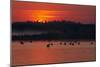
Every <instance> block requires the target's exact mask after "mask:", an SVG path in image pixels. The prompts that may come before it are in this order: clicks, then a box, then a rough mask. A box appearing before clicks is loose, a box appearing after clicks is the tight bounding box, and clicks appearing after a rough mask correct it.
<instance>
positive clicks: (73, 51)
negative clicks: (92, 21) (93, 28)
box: [12, 41, 96, 65]
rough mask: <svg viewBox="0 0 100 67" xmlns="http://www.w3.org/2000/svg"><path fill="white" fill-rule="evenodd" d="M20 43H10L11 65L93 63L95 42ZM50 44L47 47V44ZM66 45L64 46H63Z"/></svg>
mask: <svg viewBox="0 0 100 67" xmlns="http://www.w3.org/2000/svg"><path fill="white" fill-rule="evenodd" d="M79 42H80V44H78V43H76V42H74V45H70V42H69V41H32V42H30V41H24V42H23V43H21V42H20V41H14V42H12V65H29V64H33V65H34V64H48V63H62V62H78V61H95V59H96V44H95V41H92V42H91V41H79ZM50 43H52V44H53V45H50V46H49V47H47V45H48V44H50ZM64 43H66V44H64Z"/></svg>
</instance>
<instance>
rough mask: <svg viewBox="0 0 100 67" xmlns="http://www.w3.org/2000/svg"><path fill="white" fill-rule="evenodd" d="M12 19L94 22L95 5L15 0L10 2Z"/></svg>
mask: <svg viewBox="0 0 100 67" xmlns="http://www.w3.org/2000/svg"><path fill="white" fill-rule="evenodd" d="M12 8H13V9H12V21H13V22H15V21H37V20H38V21H52V20H70V21H76V22H81V23H95V22H96V6H80V5H68V4H50V3H40V2H16V1H14V2H13V4H12Z"/></svg>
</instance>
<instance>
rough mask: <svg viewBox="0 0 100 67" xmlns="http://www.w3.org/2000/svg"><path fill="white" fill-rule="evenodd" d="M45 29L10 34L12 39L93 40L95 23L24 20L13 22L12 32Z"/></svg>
mask: <svg viewBox="0 0 100 67" xmlns="http://www.w3.org/2000/svg"><path fill="white" fill-rule="evenodd" d="M34 31H45V32H46V33H41V34H31V35H28V34H26V35H24V34H23V35H12V40H66V39H84V40H86V39H88V40H95V24H81V23H79V22H73V21H48V22H45V23H43V22H38V21H34V22H32V21H26V22H13V23H12V33H13V32H16V33H24V32H34Z"/></svg>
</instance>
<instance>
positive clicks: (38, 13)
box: [32, 10, 54, 22]
mask: <svg viewBox="0 0 100 67" xmlns="http://www.w3.org/2000/svg"><path fill="white" fill-rule="evenodd" d="M52 13H53V12H52V11H47V10H35V11H33V14H32V19H33V20H35V21H39V22H45V21H49V20H51V19H53V18H54V16H52V15H50V14H52Z"/></svg>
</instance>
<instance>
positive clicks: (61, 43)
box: [20, 41, 93, 48]
mask: <svg viewBox="0 0 100 67" xmlns="http://www.w3.org/2000/svg"><path fill="white" fill-rule="evenodd" d="M29 42H30V43H32V41H29ZM20 44H21V45H24V41H20ZM75 44H77V45H80V44H81V43H80V42H79V41H72V42H69V45H71V46H74V45H75ZM90 44H91V45H92V44H93V41H91V42H90ZM53 45H54V43H48V44H46V47H48V48H49V47H51V46H53ZM59 45H67V43H66V42H59Z"/></svg>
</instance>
